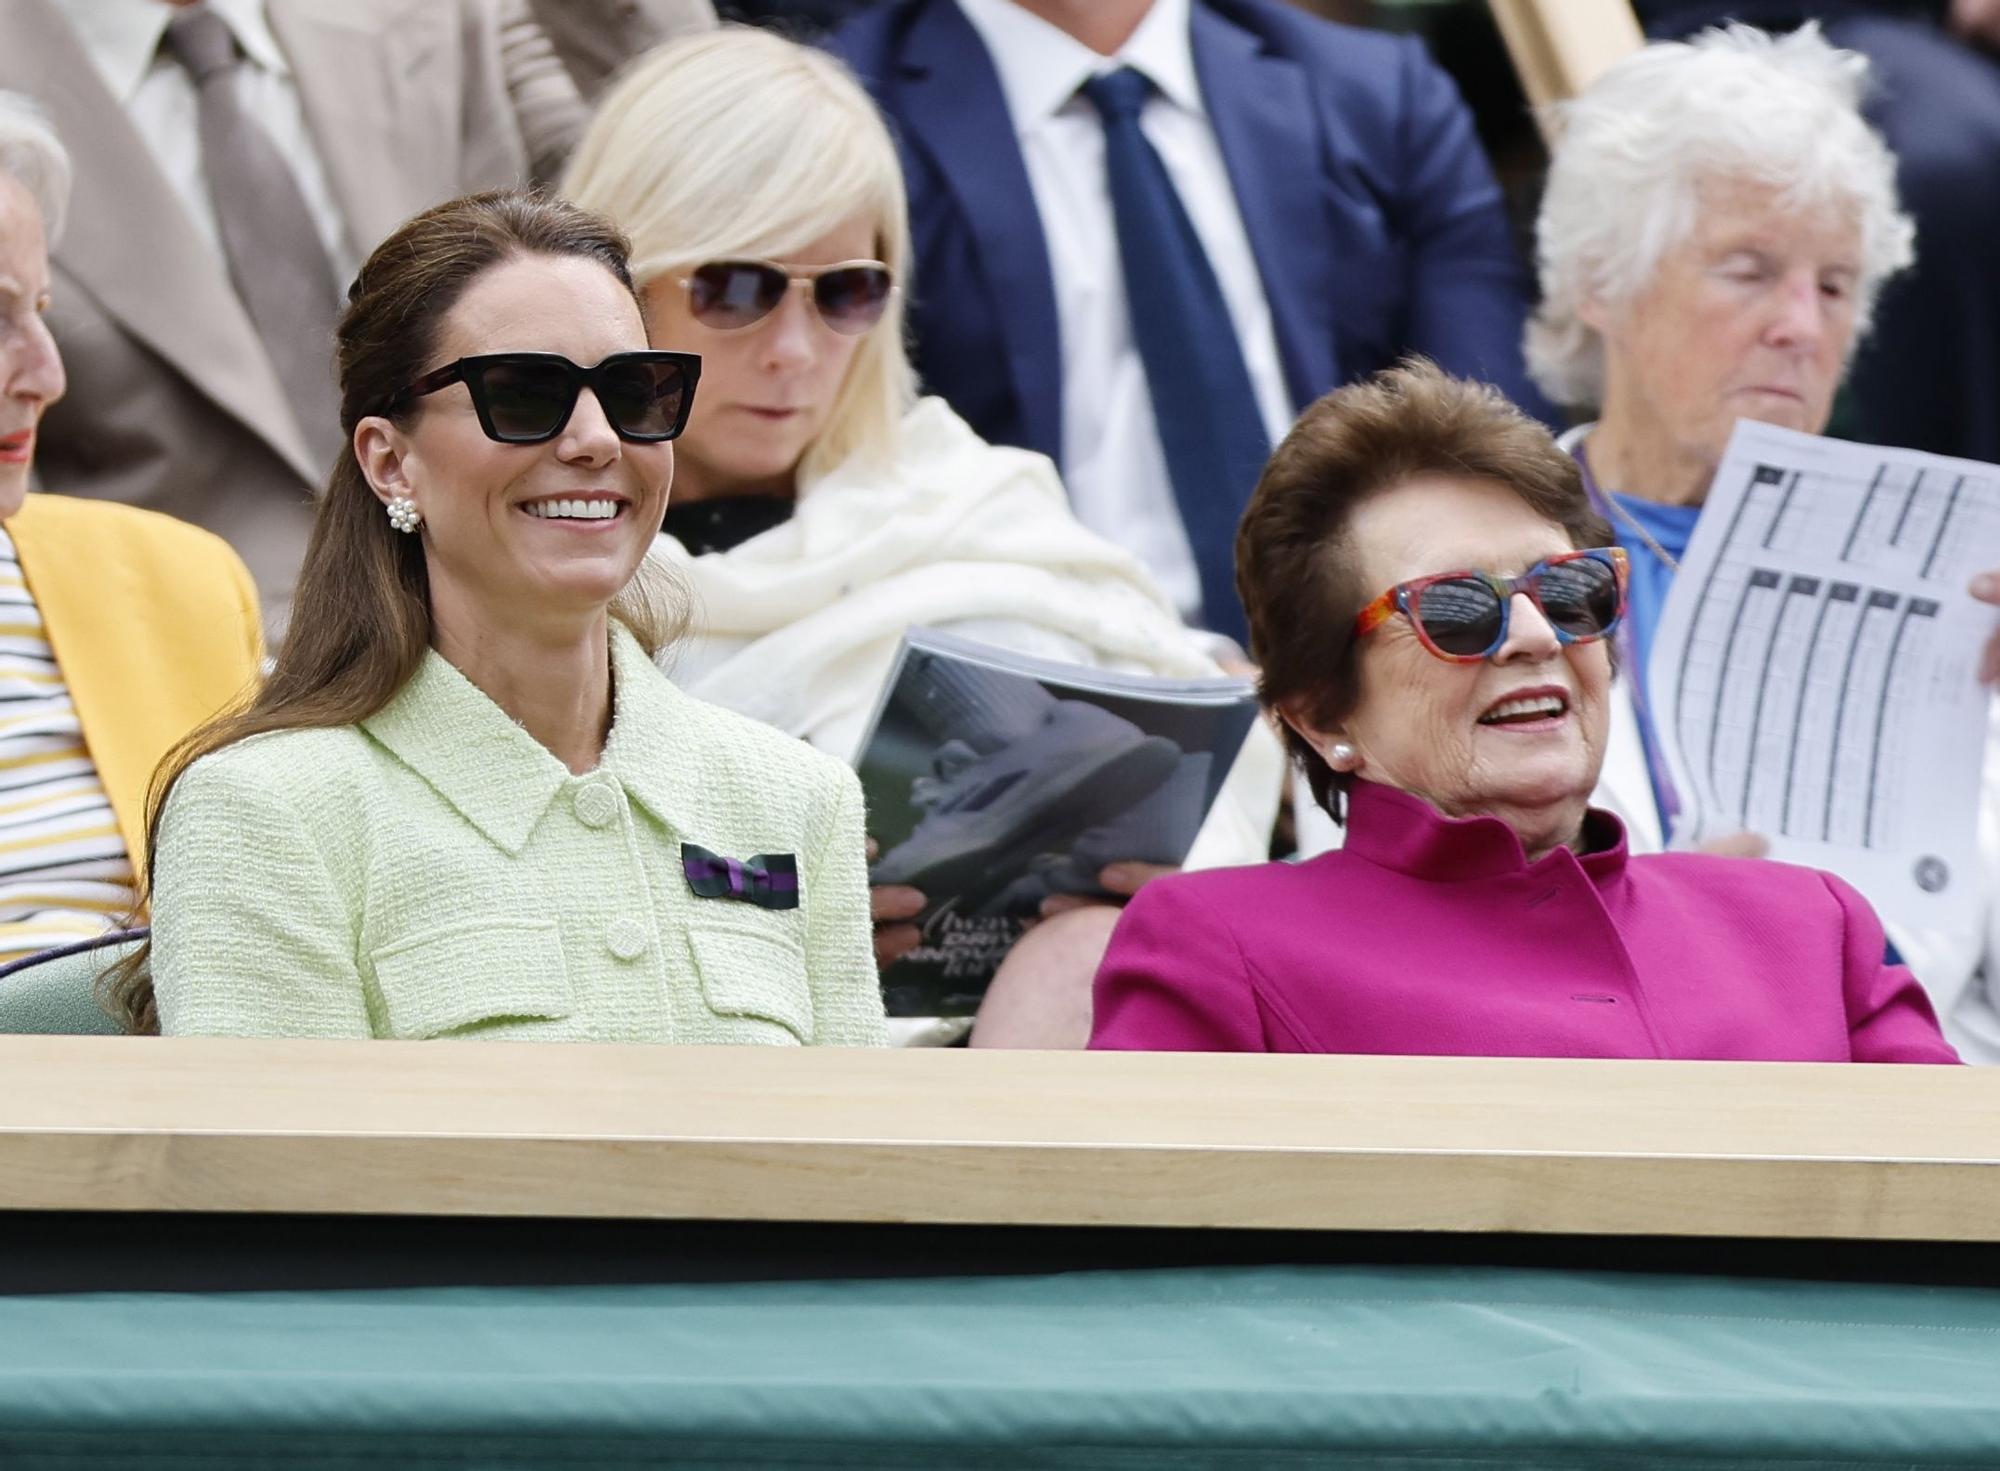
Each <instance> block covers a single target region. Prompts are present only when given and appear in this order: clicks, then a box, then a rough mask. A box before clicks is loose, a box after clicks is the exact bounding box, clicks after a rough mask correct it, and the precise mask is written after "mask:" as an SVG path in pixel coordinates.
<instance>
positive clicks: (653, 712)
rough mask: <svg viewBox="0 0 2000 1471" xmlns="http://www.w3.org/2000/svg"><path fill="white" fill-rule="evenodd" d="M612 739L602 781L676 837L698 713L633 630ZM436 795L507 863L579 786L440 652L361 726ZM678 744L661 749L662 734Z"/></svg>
mask: <svg viewBox="0 0 2000 1471" xmlns="http://www.w3.org/2000/svg"><path fill="white" fill-rule="evenodd" d="M611 692H612V722H611V734H610V737H609V739H607V740H606V741H605V743H604V756H603V759H602V760H601V761H600V762H599V763H598V768H597V769H598V772H599V773H602V774H603V775H606V776H609V777H611V778H612V779H613V780H615V781H616V782H617V783H618V784H619V785H620V786H621V787H623V788H624V789H625V792H626V795H627V796H629V797H630V798H631V799H632V800H633V801H635V802H637V803H639V804H640V805H641V806H643V807H645V808H646V809H647V810H648V811H650V812H651V813H652V814H653V815H654V816H655V817H657V818H658V819H659V820H660V821H661V822H663V823H665V824H666V825H667V826H668V827H670V828H673V829H675V830H677V831H686V830H687V828H686V825H685V823H684V822H683V821H681V820H680V819H681V817H682V816H683V815H684V814H686V813H687V812H689V811H691V810H694V809H695V807H696V806H697V805H698V803H697V802H696V801H695V798H696V795H697V790H698V786H699V775H698V771H697V770H696V768H698V767H699V766H700V765H701V762H700V759H699V748H700V740H699V738H698V737H697V738H695V739H692V740H690V739H685V738H684V737H683V736H682V735H681V734H680V733H682V732H686V730H687V727H688V726H689V724H690V723H691V720H692V719H693V717H696V716H697V715H698V712H699V707H698V706H696V704H695V703H694V702H693V701H692V700H690V699H689V698H688V697H687V696H686V695H684V694H682V693H681V692H680V691H679V690H677V689H675V688H674V686H673V684H672V683H671V682H669V681H668V679H667V677H666V676H665V675H664V674H662V673H660V671H659V669H658V668H657V667H655V665H654V663H653V661H652V660H651V659H650V658H648V657H647V655H646V651H645V650H644V649H642V648H640V647H639V641H638V640H637V639H635V638H634V637H633V636H632V635H631V633H630V632H629V631H627V630H626V628H625V627H624V626H623V625H622V624H620V623H618V622H616V621H615V620H614V621H613V622H612V624H611ZM361 726H362V729H364V730H366V731H367V732H368V734H369V735H370V736H372V737H373V738H374V739H375V740H376V741H378V742H379V743H380V744H381V745H382V746H383V747H384V748H385V749H386V750H388V751H389V752H390V754H391V755H393V756H395V758H396V759H397V760H398V761H401V762H402V763H403V764H404V765H405V766H407V767H409V768H410V770H411V771H413V772H415V773H416V774H417V775H418V776H420V777H422V778H423V779H424V781H425V782H427V783H428V784H429V785H430V787H431V789H432V790H433V791H435V792H436V793H437V794H438V795H439V796H440V797H442V798H444V800H445V801H446V802H448V803H450V804H451V806H452V807H453V808H455V809H456V810H457V811H458V813H459V814H460V815H461V816H462V817H464V818H465V820H466V821H467V822H469V823H471V824H472V825H473V826H474V827H476V828H478V829H479V831H480V832H481V833H483V834H484V835H485V836H486V838H487V840H488V841H489V842H491V843H493V844H494V845H495V846H496V847H498V848H500V849H502V850H503V851H505V852H506V853H507V854H509V855H510V856H512V855H518V854H519V853H520V851H521V849H522V848H523V847H525V846H526V845H527V842H528V838H529V837H530V835H532V834H533V832H534V831H535V828H536V826H537V825H538V824H539V823H540V822H541V820H542V816H543V814H544V813H546V812H547V811H548V809H549V804H550V803H551V802H553V801H554V800H555V799H556V796H557V794H558V793H560V792H561V791H562V790H563V789H564V787H565V786H567V785H568V784H569V783H570V782H572V781H576V780H579V779H580V778H577V777H575V776H573V775H572V774H571V773H570V770H569V768H568V767H566V766H564V765H563V764H562V762H560V761H558V760H557V759H556V758H555V756H554V754H553V753H551V752H550V751H549V749H548V748H547V747H546V746H544V745H542V743H541V742H539V741H537V740H536V739H535V738H534V737H533V736H531V735H529V734H528V732H527V731H526V730H524V729H522V728H521V727H520V726H519V725H517V724H515V723H514V721H513V720H512V719H511V718H509V716H508V715H507V713H506V712H505V711H503V710H502V709H501V708H500V707H499V706H498V705H496V704H494V703H493V701H492V700H491V699H490V698H489V697H488V696H487V695H486V693H485V691H483V690H481V689H480V688H479V687H478V686H477V685H475V684H473V683H472V681H471V680H469V679H467V678H466V677H465V676H464V675H463V674H461V673H459V671H458V670H457V668H455V667H454V666H453V665H452V664H451V663H450V662H449V661H447V660H446V659H445V658H444V656H443V655H441V654H439V653H438V652H437V651H436V650H435V649H433V650H431V651H430V652H429V653H427V654H425V655H424V662H423V663H422V664H420V665H419V666H418V667H417V672H416V673H415V674H413V675H411V676H410V681H409V683H408V684H406V685H404V686H403V688H402V689H400V690H399V691H397V693H396V696H395V698H394V699H392V700H390V701H389V703H388V704H387V705H385V706H383V707H382V709H381V710H379V711H377V712H376V713H375V714H374V715H371V716H369V717H368V718H367V719H366V720H364V721H362V722H361ZM667 732H675V733H676V735H675V738H673V739H666V740H663V739H662V736H663V734H665V733H667Z"/></svg>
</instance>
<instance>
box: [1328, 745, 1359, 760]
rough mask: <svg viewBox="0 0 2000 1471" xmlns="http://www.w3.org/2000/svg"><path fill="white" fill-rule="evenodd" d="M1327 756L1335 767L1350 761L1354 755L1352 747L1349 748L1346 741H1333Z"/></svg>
mask: <svg viewBox="0 0 2000 1471" xmlns="http://www.w3.org/2000/svg"><path fill="white" fill-rule="evenodd" d="M1327 754H1328V755H1329V756H1330V757H1332V759H1333V761H1334V762H1335V764H1336V765H1337V764H1339V763H1341V762H1346V761H1352V760H1353V759H1354V754H1355V753H1354V747H1352V746H1350V745H1349V744H1348V743H1347V742H1346V741H1335V742H1334V743H1333V749H1332V750H1331V751H1329V752H1328V753H1327Z"/></svg>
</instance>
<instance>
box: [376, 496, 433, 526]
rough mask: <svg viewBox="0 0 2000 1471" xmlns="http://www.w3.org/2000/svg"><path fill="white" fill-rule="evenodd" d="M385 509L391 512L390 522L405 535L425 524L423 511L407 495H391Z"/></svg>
mask: <svg viewBox="0 0 2000 1471" xmlns="http://www.w3.org/2000/svg"><path fill="white" fill-rule="evenodd" d="M385 509H387V511H388V512H389V524H390V525H391V526H393V527H395V528H396V529H397V530H398V531H400V532H402V533H404V534H405V535H408V534H409V533H411V532H413V531H415V530H416V529H417V528H418V527H419V526H421V525H423V524H424V517H423V512H421V511H419V510H418V509H417V503H416V502H415V501H413V500H411V499H410V498H409V497H408V496H406V495H399V496H393V497H391V498H390V500H389V503H388V505H387V507H386V508H385Z"/></svg>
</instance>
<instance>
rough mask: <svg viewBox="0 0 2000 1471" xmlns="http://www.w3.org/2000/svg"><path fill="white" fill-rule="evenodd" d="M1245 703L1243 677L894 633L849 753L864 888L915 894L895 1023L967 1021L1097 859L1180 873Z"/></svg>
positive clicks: (893, 979) (1090, 892) (897, 975)
mask: <svg viewBox="0 0 2000 1471" xmlns="http://www.w3.org/2000/svg"><path fill="white" fill-rule="evenodd" d="M1256 719H1257V702H1256V696H1255V693H1254V691H1253V690H1252V689H1251V687H1250V685H1249V683H1248V682H1247V681H1244V680H1240V679H1229V678H1215V679H1198V680H1173V679H1159V678H1154V677H1151V676H1146V675H1136V674H1120V673H1115V672H1110V671H1106V670H1099V669H1090V668H1086V667H1083V666H1080V665H1073V664H1060V663H1055V662H1051V661H1048V660H1042V659H1034V658H1029V657H1027V656H1024V655H1018V654H1012V653H1009V652H1007V651H1005V650H1002V649H997V648H992V647H989V646H987V645H984V644H978V643H973V642H971V641H970V640H967V639H959V638H953V637H951V636H950V635H948V634H942V633H937V632H935V631H933V630H930V629H922V628H919V629H912V630H911V631H910V632H909V633H908V634H906V635H905V637H904V640H903V646H902V648H901V650H900V651H899V652H898V654H897V658H896V663H895V664H894V665H893V666H892V668H891V669H890V672H889V677H888V680H887V682H886V684H885V686H884V688H883V693H882V699H881V703H880V705H879V706H878V707H877V710H876V713H875V718H874V720H873V722H872V723H871V725H870V728H869V734H868V736H867V739H866V740H865V741H863V743H862V746H861V755H860V758H859V761H858V763H857V764H858V766H859V770H860V775H861V785H862V788H863V790H864V791H865V792H866V794H867V799H868V812H869V830H870V833H871V835H872V836H873V837H874V838H875V840H876V842H877V844H878V851H879V854H880V856H879V857H878V858H877V859H876V861H875V864H874V866H873V868H872V869H871V872H870V877H871V881H872V882H874V883H876V884H878V885H881V884H899V885H907V886H909V887H911V888H914V889H917V890H919V891H921V892H922V893H923V894H924V896H925V900H926V903H925V906H924V909H923V912H922V913H921V914H920V915H919V916H918V919H917V922H918V924H919V926H920V927H921V931H922V935H923V939H922V943H921V944H920V945H919V946H918V948H917V949H916V950H914V951H912V952H911V953H910V954H908V955H907V956H905V957H904V958H903V959H901V960H898V961H897V962H896V963H895V964H893V965H892V966H890V967H889V969H888V970H887V971H886V972H885V973H884V975H883V991H884V995H885V997H886V999H887V1002H888V1008H889V1013H890V1015H891V1016H969V1015H971V1014H972V1013H973V1012H974V1011H976V1010H977V1009H978V1007H979V1002H980V999H981V997H982V996H983V995H984V994H985V991H986V985H987V982H988V981H990V980H991V979H992V978H993V972H994V971H995V970H996V969H997V968H998V967H999V964H1000V961H1001V959H1002V958H1003V957H1004V956H1005V955H1006V953H1007V951H1008V949H1009V948H1010V947H1011V946H1012V945H1013V943H1014V942H1015V941H1016V940H1017V939H1019V938H1020V936H1021V934H1022V932H1023V931H1024V930H1025V929H1026V928H1027V927H1028V926H1029V925H1030V924H1031V923H1033V922H1034V921H1035V919H1036V918H1038V917H1039V916H1040V914H1041V912H1042V905H1043V903H1044V901H1046V900H1048V899H1050V898H1053V897H1055V896H1057V895H1085V896H1095V897H1109V896H1108V895H1106V894H1105V891H1104V890H1103V888H1102V887H1101V886H1100V884H1099V882H1098V874H1099V872H1100V871H1101V870H1102V869H1103V868H1104V867H1105V866H1106V865H1107V864H1111V863H1120V862H1124V863H1150V864H1167V865H1177V864H1179V863H1180V862H1181V861H1182V860H1183V859H1185V858H1186V857H1187V853H1188V849H1189V847H1190V846H1191V845H1192V844H1193V842H1194V838H1195V834H1196V833H1197V832H1198V831H1199V830H1200V828H1201V825H1202V823H1203V821H1204V820H1205V819H1206V817H1207V816H1208V812H1209V809H1210V807H1211V806H1212V805H1213V804H1214V802H1215V798H1216V793H1217V792H1218V790H1219V789H1220V788H1221V786H1222V783H1223V779H1224V778H1225V777H1226V776H1227V775H1228V774H1229V769H1230V767H1231V766H1232V765H1233V764H1234V763H1235V760H1236V757H1237V753H1238V752H1239V751H1240V750H1241V749H1242V746H1243V742H1244V739H1245V737H1246V736H1248V734H1249V732H1250V729H1251V726H1252V725H1253V724H1254V722H1255V721H1256Z"/></svg>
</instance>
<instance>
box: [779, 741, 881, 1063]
mask: <svg viewBox="0 0 2000 1471" xmlns="http://www.w3.org/2000/svg"><path fill="white" fill-rule="evenodd" d="M837 781H838V786H837V788H836V789H835V791H834V793H833V794H832V797H831V800H830V801H829V802H828V804H827V806H828V808H829V809H830V810H829V813H828V817H829V818H830V820H824V821H822V822H820V823H819V824H817V827H818V829H819V833H820V841H819V844H818V846H817V848H816V849H815V850H814V852H812V853H811V854H810V855H808V857H807V861H806V863H805V864H804V865H803V866H804V868H805V871H806V874H805V886H804V892H803V893H802V895H801V896H800V902H801V903H802V904H803V905H804V906H805V911H806V978H807V982H808V984H809V985H810V986H811V987H812V996H813V1017H814V1027H813V1039H812V1040H813V1042H814V1043H815V1044H816V1045H819V1046H827V1047H881V1046H884V1045H886V1043H887V1042H888V1034H887V1029H886V1027H885V1026H884V1023H883V1020H882V983H881V980H880V979H879V978H878V977H877V976H876V974H875V944H874V932H873V929H872V928H871V926H870V924H869V919H868V855H867V851H866V848H865V847H864V843H863V839H862V835H861V783H860V782H859V781H858V780H856V778H855V775H854V773H853V772H851V771H842V772H839V773H838V775H837Z"/></svg>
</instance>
